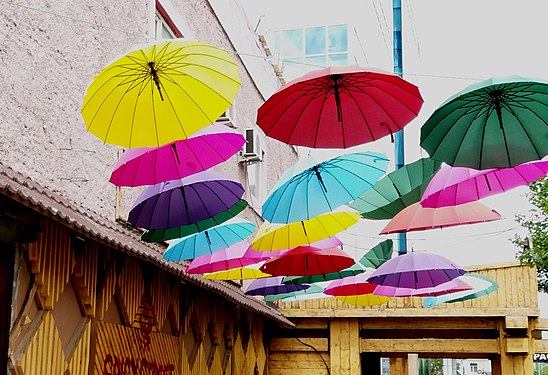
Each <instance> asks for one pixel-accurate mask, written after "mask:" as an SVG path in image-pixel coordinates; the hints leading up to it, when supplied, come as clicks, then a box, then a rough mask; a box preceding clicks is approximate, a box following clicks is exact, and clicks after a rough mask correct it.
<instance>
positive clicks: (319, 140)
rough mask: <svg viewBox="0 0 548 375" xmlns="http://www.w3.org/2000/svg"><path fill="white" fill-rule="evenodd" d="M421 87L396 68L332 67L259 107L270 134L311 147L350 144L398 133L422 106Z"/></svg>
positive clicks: (260, 118) (304, 78)
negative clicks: (399, 74) (400, 74)
mask: <svg viewBox="0 0 548 375" xmlns="http://www.w3.org/2000/svg"><path fill="white" fill-rule="evenodd" d="M422 103H423V99H422V97H421V95H420V92H419V89H418V88H417V87H416V86H414V85H412V84H410V83H409V82H407V81H405V80H403V79H402V78H400V77H398V76H397V75H395V74H392V73H388V72H384V71H380V70H365V69H363V68H361V67H358V66H347V67H330V68H325V69H320V70H315V71H312V72H309V73H307V74H305V75H304V76H302V77H300V78H297V79H295V80H293V81H291V82H289V83H288V84H287V85H285V86H284V87H282V88H281V89H279V90H278V91H277V92H275V93H274V94H273V95H272V96H271V97H270V98H269V99H268V100H267V101H266V102H265V103H264V104H263V105H262V106H261V107H259V109H258V111H257V124H258V125H259V127H260V128H261V129H262V130H263V131H264V132H265V134H266V135H267V136H269V137H271V138H275V139H277V140H279V141H282V142H284V143H287V144H291V145H296V146H306V147H312V148H348V147H352V146H356V145H360V144H364V143H367V142H373V141H375V140H377V139H380V138H382V137H384V136H386V135H388V134H393V133H396V132H397V131H398V130H401V129H402V128H403V127H404V126H405V125H406V124H407V123H409V122H410V121H411V120H413V119H414V118H415V117H416V116H417V115H418V113H419V111H420V109H421V107H422Z"/></svg>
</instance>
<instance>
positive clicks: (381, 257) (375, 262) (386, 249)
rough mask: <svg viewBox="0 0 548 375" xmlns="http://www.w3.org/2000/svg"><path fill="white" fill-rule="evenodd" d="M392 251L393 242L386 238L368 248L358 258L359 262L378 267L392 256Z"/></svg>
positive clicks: (366, 265)
mask: <svg viewBox="0 0 548 375" xmlns="http://www.w3.org/2000/svg"><path fill="white" fill-rule="evenodd" d="M393 252H394V243H393V241H392V240H386V241H383V242H381V243H379V244H378V245H376V246H375V247H373V248H372V249H371V250H369V251H368V252H367V253H365V255H364V256H363V257H362V258H361V259H360V263H361V264H363V265H364V266H365V267H368V268H375V269H376V268H379V267H380V265H381V264H383V263H384V262H386V261H387V260H389V259H390V258H392V253H393Z"/></svg>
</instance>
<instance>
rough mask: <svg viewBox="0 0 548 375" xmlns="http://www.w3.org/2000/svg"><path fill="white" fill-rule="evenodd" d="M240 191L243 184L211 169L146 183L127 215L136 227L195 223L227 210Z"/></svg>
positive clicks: (147, 227)
mask: <svg viewBox="0 0 548 375" xmlns="http://www.w3.org/2000/svg"><path fill="white" fill-rule="evenodd" d="M243 194H244V188H243V186H242V185H241V184H240V183H239V182H237V181H235V180H233V179H231V178H229V177H227V176H225V175H223V174H222V173H219V172H215V171H204V172H200V173H197V174H195V175H192V176H189V177H185V178H183V179H180V180H174V181H168V182H162V183H160V184H156V185H152V186H149V187H148V188H147V189H145V191H143V192H142V193H141V195H139V197H138V198H137V200H136V201H135V203H134V204H133V207H132V208H131V210H130V212H129V216H128V221H129V222H130V223H131V224H132V225H134V226H135V227H138V228H146V229H165V228H174V227H179V226H183V225H188V224H192V223H196V222H198V221H201V220H204V219H209V218H212V217H214V216H215V215H217V214H219V213H221V212H223V211H226V210H228V209H229V208H230V207H231V206H232V205H234V204H235V203H236V202H238V201H239V200H240V198H241V197H242V195H243Z"/></svg>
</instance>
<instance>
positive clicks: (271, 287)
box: [245, 276, 310, 296]
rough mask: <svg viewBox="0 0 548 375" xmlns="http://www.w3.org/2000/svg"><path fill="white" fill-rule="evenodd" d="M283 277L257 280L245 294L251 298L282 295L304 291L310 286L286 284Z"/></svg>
mask: <svg viewBox="0 0 548 375" xmlns="http://www.w3.org/2000/svg"><path fill="white" fill-rule="evenodd" d="M282 281H283V276H277V277H265V278H262V279H256V280H254V281H253V282H252V283H251V284H249V287H248V288H247V290H246V292H245V294H247V295H250V296H266V295H271V294H282V293H290V292H296V291H298V290H304V289H307V288H308V287H310V285H304V284H284V283H283V282H282Z"/></svg>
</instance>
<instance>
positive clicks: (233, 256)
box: [185, 241, 255, 274]
mask: <svg viewBox="0 0 548 375" xmlns="http://www.w3.org/2000/svg"><path fill="white" fill-rule="evenodd" d="M250 246H251V244H250V243H249V242H246V241H240V242H236V243H235V244H234V245H231V246H230V247H227V248H225V249H222V250H219V251H215V252H214V253H211V254H205V255H202V256H199V257H196V258H194V260H193V261H192V262H190V264H189V265H188V266H187V267H186V269H185V271H186V273H190V274H197V273H212V272H217V271H226V270H230V269H233V268H241V267H245V266H248V265H250V264H254V263H255V261H254V260H253V259H251V258H244V257H243V255H244V254H245V252H246V250H247V249H249V247H250Z"/></svg>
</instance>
